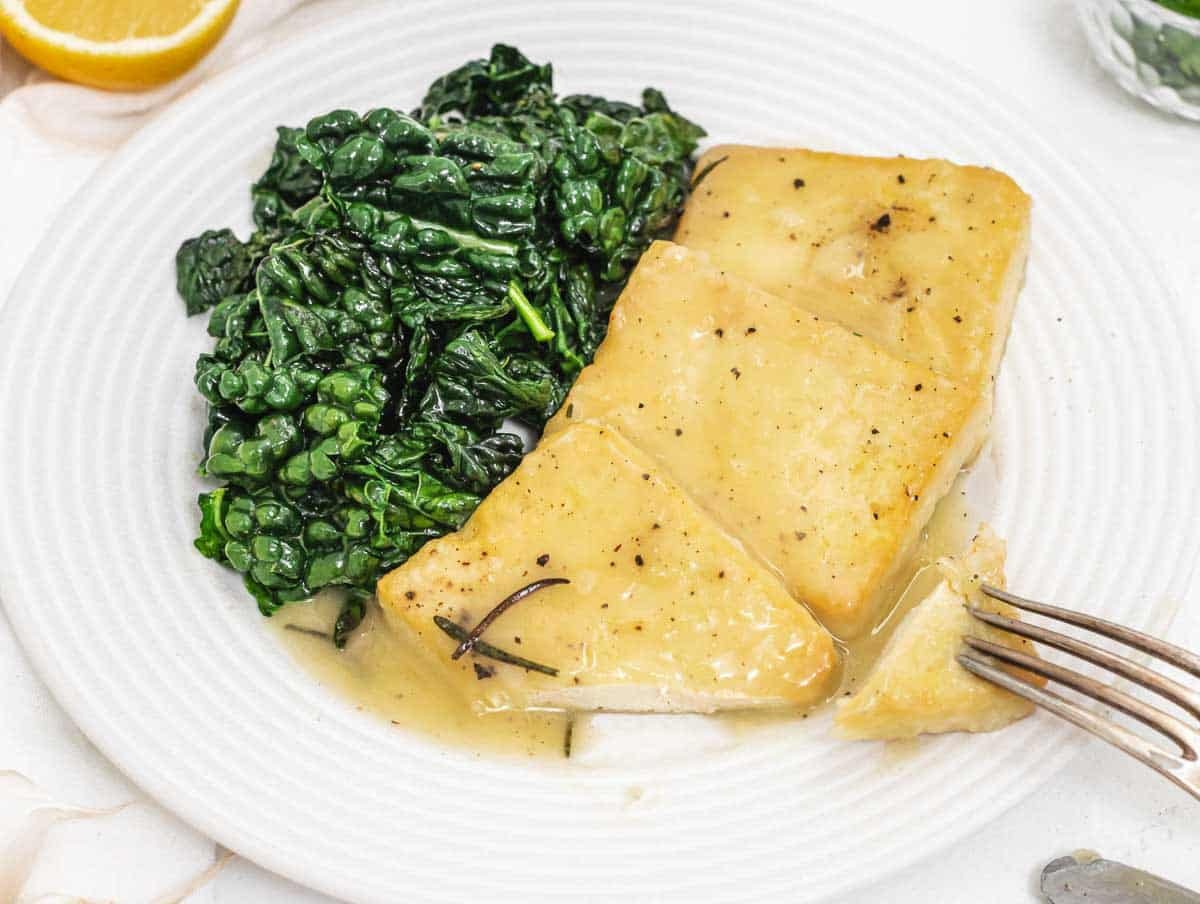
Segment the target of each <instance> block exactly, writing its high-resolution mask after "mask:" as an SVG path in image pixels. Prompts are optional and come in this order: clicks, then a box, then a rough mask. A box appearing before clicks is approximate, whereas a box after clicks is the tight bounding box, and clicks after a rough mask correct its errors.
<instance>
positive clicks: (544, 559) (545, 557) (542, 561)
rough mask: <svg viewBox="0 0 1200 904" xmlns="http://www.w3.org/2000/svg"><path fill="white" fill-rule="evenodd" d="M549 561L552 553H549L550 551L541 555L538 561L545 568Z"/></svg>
mask: <svg viewBox="0 0 1200 904" xmlns="http://www.w3.org/2000/svg"><path fill="white" fill-rule="evenodd" d="M549 561H550V553H548V552H544V553H542V554H541V555H540V556H538V557H537V563H538V564H539V565H541V566H542V567H543V568H545V567H546V564H547V563H548V562H549Z"/></svg>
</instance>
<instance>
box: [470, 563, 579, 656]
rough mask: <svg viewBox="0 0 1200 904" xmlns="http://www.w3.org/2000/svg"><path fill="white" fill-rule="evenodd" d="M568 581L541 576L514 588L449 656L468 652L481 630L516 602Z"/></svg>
mask: <svg viewBox="0 0 1200 904" xmlns="http://www.w3.org/2000/svg"><path fill="white" fill-rule="evenodd" d="M569 583H571V582H570V581H568V580H567V579H566V578H543V579H542V580H540V581H534V582H533V583H532V584H526V585H525V586H524V587H522V588H521V589H520V590H514V591H513V592H512V593H510V594H509V595H508V596H506V597H505V598H504V599H502V600H500V602H498V603H496V605H495V607H494V608H493V609H492V611H491V612H489V613H488V614H487V615H485V616H484V617H483V618H481V619H480V620H479V624H477V625H476V626H475V627H474V628H472V629H471V633H470V634H468V635H467V637H466V639H465V640H464V641H463V642H462V643H460V644H459V645H458V648H457V649H456V650H455V651H454V652H453V653H451V654H450V658H451V659H457V658H458V657H459V656H461V655H462V654H463V653H466V652H468V651H469V650H470V649H471V648H472V647H474V646H475V644H476V643H477V642H478V641H479V638H480V637H481V636H482V635H483V632H484V631H486V630H487V629H488V628H490V627H491V626H492V622H494V621H495V620H496V619H498V618H499V617H500V616H501V615H503V614H504V613H505V612H507V611H508V610H509V609H511V608H512V607H513V606H515V605H516V604H517V603H519V602H521V600H523V599H525V597H527V596H532V595H533V594H535V593H537V592H538V591H539V590H545V589H546V588H547V587H553V586H554V585H555V584H569Z"/></svg>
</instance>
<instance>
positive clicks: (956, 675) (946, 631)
mask: <svg viewBox="0 0 1200 904" xmlns="http://www.w3.org/2000/svg"><path fill="white" fill-rule="evenodd" d="M935 567H936V568H937V569H938V570H939V571H940V572H941V574H942V580H941V582H940V583H939V584H938V585H937V587H936V589H934V591H933V592H932V593H930V594H929V596H927V597H926V598H925V599H924V600H922V601H921V602H920V603H918V604H917V605H916V607H915V608H913V609H912V610H911V611H910V612H909V613H908V614H907V615H905V617H904V619H903V620H902V621H901V622H900V624H899V626H898V627H897V628H896V632H895V634H893V635H892V637H891V638H890V639H889V641H888V643H887V645H886V646H885V647H884V650H883V653H882V655H881V656H880V658H879V661H878V663H876V665H875V668H874V669H873V670H872V671H871V673H870V674H869V675H868V676H867V680H866V681H865V682H864V683H863V685H862V687H861V688H859V689H858V690H857V692H855V693H854V695H853V696H850V697H844V698H842V699H840V700H839V701H838V703H837V712H836V714H835V717H834V724H835V727H836V730H837V733H838V734H840V735H841V736H842V737H846V738H853V739H859V740H869V739H873V740H891V739H899V738H911V737H915V736H916V735H919V734H933V733H941V732H947V731H995V730H996V729H998V728H1003V727H1004V726H1005V725H1008V724H1009V723H1011V722H1015V721H1016V720H1017V719H1021V718H1024V717H1025V716H1027V715H1029V714H1030V713H1031V712H1032V711H1033V704H1031V703H1029V702H1028V701H1027V700H1024V699H1023V698H1021V697H1018V696H1016V695H1015V694H1012V693H1009V692H1008V691H1006V690H1004V689H1003V688H1000V687H997V686H996V685H994V684H990V683H988V682H987V681H984V680H983V679H982V678H978V677H976V676H975V675H972V674H971V673H970V672H968V671H967V670H966V669H964V668H963V667H962V666H961V665H959V664H958V662H957V661H956V659H955V657H956V656H957V655H958V653H959V652H960V651H961V650H962V648H963V643H962V638H963V636H964V635H967V634H972V635H975V636H977V637H982V638H986V639H987V640H991V641H994V642H996V643H1002V644H1004V645H1005V646H1008V647H1012V648H1014V649H1020V650H1022V651H1024V652H1027V653H1033V652H1034V649H1033V644H1032V643H1030V642H1029V641H1028V640H1025V639H1024V638H1021V637H1017V636H1015V635H1012V634H1008V633H1007V632H1004V631H999V630H997V629H995V628H992V627H990V626H988V625H985V624H984V623H983V622H980V621H978V620H977V619H975V618H972V617H971V614H970V613H969V612H968V611H967V604H968V603H970V604H973V605H977V606H981V607H982V608H985V609H988V610H990V611H993V612H999V613H1001V614H1003V615H1007V616H1010V617H1012V618H1016V617H1017V610H1016V609H1014V608H1013V607H1012V606H1008V605H1006V604H1004V603H1001V602H999V601H997V600H994V599H992V598H990V597H987V596H984V595H983V594H982V593H980V592H979V585H980V583H988V584H991V585H993V586H995V587H1003V586H1004V541H1003V540H1000V539H999V538H997V537H996V535H995V534H994V533H993V532H992V530H991V528H989V527H987V526H986V525H983V526H981V527H980V530H979V533H978V534H977V535H976V537H975V539H974V540H973V541H972V543H971V546H970V548H968V549H967V550H966V551H965V552H964V553H963V554H962V555H961V556H952V557H946V558H943V559H941V560H939V561H938V563H937V565H936V566H935ZM1039 683H1041V682H1039Z"/></svg>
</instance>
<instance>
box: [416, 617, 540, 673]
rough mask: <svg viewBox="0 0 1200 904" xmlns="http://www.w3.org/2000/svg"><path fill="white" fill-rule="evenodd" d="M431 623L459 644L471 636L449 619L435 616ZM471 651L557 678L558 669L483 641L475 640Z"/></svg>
mask: <svg viewBox="0 0 1200 904" xmlns="http://www.w3.org/2000/svg"><path fill="white" fill-rule="evenodd" d="M433 621H434V624H436V625H437V626H438V627H439V628H441V629H442V630H443V631H445V632H446V633H447V634H449V635H450V636H451V637H453V638H454V639H455V640H457V641H459V642H462V641H465V640H466V639H467V638H468V637H470V636H471V635H470V632H469V631H468V630H467V629H466V628H464V627H462V625H456V624H455V623H454V622H452V621H450V619H448V618H444V617H442V616H441V615H435V616H434V617H433ZM471 650H472V652H474V653H476V654H478V655H480V656H486V657H487V658H488V659H495V660H496V661H497V662H507V663H508V664H509V665H515V666H519V667H521V668H523V669H527V670H528V671H530V672H541V673H542V674H543V675H549V676H550V677H551V678H555V677H557V676H558V669H556V668H551V667H550V666H548V665H542V664H541V663H540V662H534V661H533V660H532V659H525V658H524V657H523V656H517V655H515V654H513V653H509V652H508V651H507V650H502V649H500V648H499V647H494V646H492V645H491V644H490V643H488V642H487V641H485V640H479V639H476V641H475V643H474V644H473V645H472V647H471Z"/></svg>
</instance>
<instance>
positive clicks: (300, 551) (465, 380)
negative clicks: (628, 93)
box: [177, 44, 704, 644]
mask: <svg viewBox="0 0 1200 904" xmlns="http://www.w3.org/2000/svg"><path fill="white" fill-rule="evenodd" d="M703 134H704V133H703V130H702V129H700V128H699V127H698V126H696V125H695V124H694V123H692V122H690V121H689V120H687V119H685V118H684V117H682V116H680V115H679V114H678V113H676V112H674V111H673V110H671V108H670V107H669V106H668V104H667V102H666V100H665V99H664V98H663V96H662V94H661V93H659V92H658V91H655V90H654V89H649V88H648V89H646V91H645V92H643V95H642V98H641V103H640V104H629V103H622V102H619V101H609V100H606V99H604V98H600V97H595V96H591V95H573V96H571V97H567V98H563V99H561V100H560V99H558V98H556V97H555V94H554V87H553V83H552V72H551V67H550V66H549V65H539V64H535V63H532V62H531V61H529V60H528V59H527V58H526V57H524V56H523V55H522V54H521V53H520V52H519V51H518V50H516V49H515V48H513V47H509V46H506V45H502V44H498V45H496V46H495V47H493V48H492V52H491V55H490V56H489V58H488V59H486V60H472V61H469V62H467V63H465V64H464V65H463V66H460V67H459V68H458V69H455V70H454V71H452V72H449V73H447V74H446V75H444V76H442V77H441V78H439V79H437V80H436V81H435V82H434V83H433V84H432V85H431V86H430V88H429V90H428V91H427V93H426V95H425V98H424V100H423V102H422V104H421V106H420V107H419V108H418V109H417V110H415V111H414V112H413V113H411V114H406V113H403V112H401V111H399V110H394V109H389V108H384V107H381V108H377V109H374V110H370V111H367V112H366V113H364V114H362V115H360V114H359V113H357V112H355V111H352V110H333V111H331V112H329V113H326V114H324V115H321V116H317V117H315V118H313V119H312V120H310V121H309V122H308V123H307V124H306V125H305V126H303V127H302V128H287V127H281V128H280V129H279V130H278V135H277V138H276V142H275V148H274V152H273V154H272V157H271V162H270V165H269V166H268V167H267V170H266V172H264V173H263V175H262V177H261V178H260V179H259V180H258V181H257V182H255V183H254V185H253V187H252V190H251V197H252V201H253V210H254V221H255V224H256V226H257V229H258V231H257V232H255V233H254V234H253V235H252V236H251V237H250V239H249V240H248V241H247V242H244V243H243V242H240V241H238V239H237V238H236V236H234V234H233V233H232V232H230V231H229V230H228V229H223V230H218V231H209V232H205V233H203V234H202V235H200V236H198V237H197V238H195V239H190V240H188V241H187V242H185V243H184V244H183V246H182V247H181V248H180V250H179V254H178V256H177V273H178V286H179V292H180V294H181V295H182V296H183V298H184V301H185V303H186V304H187V308H188V311H189V313H196V312H199V311H202V310H206V309H211V310H212V313H211V315H210V316H209V322H208V333H209V335H210V336H211V337H212V338H213V340H214V341H213V347H212V349H211V351H209V352H207V353H205V354H202V355H200V357H199V359H198V360H197V362H196V370H195V382H196V388H197V390H198V391H199V392H200V394H201V395H202V396H203V397H204V398H205V399H206V400H207V402H208V403H209V415H208V423H207V428H206V430H205V437H204V456H203V462H202V465H201V473H202V474H204V475H206V476H208V477H211V478H214V479H216V480H219V481H222V482H223V485H222V486H220V487H218V488H216V489H214V490H213V491H211V492H209V493H205V494H203V495H202V496H201V497H200V499H199V506H200V531H199V536H198V537H197V539H196V547H197V548H198V549H199V551H200V552H201V553H203V554H204V555H205V556H208V557H209V558H212V559H214V560H216V561H218V562H221V563H223V564H225V565H227V566H229V567H231V568H233V569H235V570H236V571H238V572H240V573H241V574H242V575H243V580H244V583H245V585H246V588H247V590H248V592H249V593H250V594H251V595H252V596H253V597H254V598H255V600H256V601H257V602H258V605H259V608H260V610H261V611H262V612H263V613H264V614H267V615H269V614H271V613H272V612H274V611H275V610H277V609H278V608H279V606H281V605H284V604H286V603H288V602H291V601H293V600H300V599H305V598H307V597H310V596H312V595H313V594H314V593H317V592H319V591H320V590H322V589H323V588H326V587H331V586H338V587H342V588H346V589H347V592H348V595H347V597H346V603H345V606H344V608H343V610H342V612H341V615H340V616H339V618H338V621H337V625H336V626H335V630H334V632H333V633H334V639H335V642H336V643H338V644H341V643H344V642H345V640H346V639H347V637H348V636H349V635H350V633H351V632H352V631H353V630H354V628H355V626H356V625H357V624H358V623H359V621H361V619H362V616H363V613H364V611H365V609H364V605H363V600H364V598H365V595H366V594H369V593H371V592H372V591H373V590H374V586H375V582H376V580H377V579H378V577H379V576H380V575H381V574H382V573H383V572H385V571H386V570H388V569H390V568H393V567H395V566H396V565H399V564H400V563H402V562H404V561H405V559H407V558H408V557H409V556H411V555H412V554H413V553H414V552H416V551H417V550H418V549H419V548H420V547H421V546H422V545H423V544H424V543H426V542H427V541H428V540H430V539H431V538H434V537H438V536H441V535H442V534H445V533H446V532H448V531H451V530H455V529H457V528H458V527H460V526H461V525H462V524H463V523H464V522H465V520H466V519H467V518H468V517H469V516H470V514H471V512H472V511H474V510H475V507H476V506H477V505H478V504H479V502H480V501H481V499H482V498H483V497H484V496H485V495H486V494H487V493H488V492H489V491H490V490H491V489H492V487H494V486H495V485H496V484H497V483H499V482H500V481H501V480H503V479H504V478H505V477H506V476H507V475H508V474H509V473H511V472H512V470H513V468H515V467H516V466H517V464H518V463H519V461H520V458H521V455H522V452H523V443H522V440H521V437H520V436H518V435H517V434H516V433H514V432H512V430H511V429H509V428H508V427H506V423H507V422H509V421H516V422H520V423H521V424H523V425H525V426H526V427H527V428H529V429H531V430H532V431H534V432H535V433H536V432H537V431H540V429H541V428H542V426H543V425H544V424H545V421H546V419H547V418H549V417H550V415H551V414H553V412H554V411H555V410H556V409H557V408H558V406H559V405H560V404H561V403H562V400H563V398H564V396H565V395H566V393H567V390H568V389H570V386H571V383H572V382H573V381H574V379H575V377H576V376H577V375H578V373H579V371H580V370H581V369H582V368H583V367H584V366H586V365H587V363H588V362H590V361H591V359H592V356H593V355H594V354H595V351H596V348H597V346H598V345H599V344H600V342H601V340H602V339H603V338H604V333H605V329H606V326H607V320H608V315H609V312H610V310H611V308H612V304H613V301H614V300H615V298H616V296H617V294H618V293H619V292H620V290H621V287H622V286H623V285H624V283H625V280H626V279H627V278H628V275H629V273H630V272H631V270H632V269H633V267H634V265H635V264H636V263H637V260H638V258H639V256H640V255H641V254H642V252H643V251H644V250H645V249H646V247H647V246H648V245H649V243H650V242H651V241H653V240H654V239H655V238H658V237H663V236H666V235H668V234H669V233H670V230H671V229H672V228H673V227H674V224H675V222H676V219H677V217H678V215H679V212H680V210H681V208H682V205H683V202H684V199H685V197H686V195H687V191H688V187H689V180H690V178H691V173H692V167H693V159H692V155H693V152H694V150H695V148H696V143H697V141H698V140H699V138H700V137H701V136H702V135H703Z"/></svg>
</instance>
